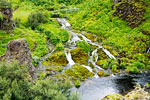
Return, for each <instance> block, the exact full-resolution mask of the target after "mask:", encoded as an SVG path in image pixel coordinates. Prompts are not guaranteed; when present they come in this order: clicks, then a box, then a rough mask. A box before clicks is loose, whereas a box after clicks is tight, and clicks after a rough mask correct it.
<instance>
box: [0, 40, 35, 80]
mask: <svg viewBox="0 0 150 100" xmlns="http://www.w3.org/2000/svg"><path fill="white" fill-rule="evenodd" d="M0 60H4V61H8V62H9V61H13V60H17V61H18V62H19V64H20V65H22V64H25V65H27V66H28V67H29V72H30V75H31V76H32V77H34V71H35V67H34V66H33V64H32V56H31V52H30V50H29V48H28V43H27V41H26V39H16V40H12V41H10V42H9V43H8V45H7V51H6V53H5V54H4V56H2V57H0Z"/></svg>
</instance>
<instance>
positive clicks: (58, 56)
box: [42, 51, 68, 66]
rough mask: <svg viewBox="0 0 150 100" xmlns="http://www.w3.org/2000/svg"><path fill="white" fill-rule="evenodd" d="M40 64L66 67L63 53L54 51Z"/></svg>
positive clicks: (66, 62)
mask: <svg viewBox="0 0 150 100" xmlns="http://www.w3.org/2000/svg"><path fill="white" fill-rule="evenodd" d="M42 63H43V64H44V65H45V66H53V65H54V66H55V65H59V66H66V65H67V64H68V61H67V59H66V55H65V53H64V52H63V51H56V52H54V53H53V54H52V55H51V56H49V57H48V58H47V59H46V60H45V61H43V62H42Z"/></svg>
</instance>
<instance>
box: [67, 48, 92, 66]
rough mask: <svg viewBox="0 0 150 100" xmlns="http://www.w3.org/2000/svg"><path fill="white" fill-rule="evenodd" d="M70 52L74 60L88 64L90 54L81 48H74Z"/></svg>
mask: <svg viewBox="0 0 150 100" xmlns="http://www.w3.org/2000/svg"><path fill="white" fill-rule="evenodd" d="M70 53H71V55H72V59H73V61H74V62H76V63H79V64H83V65H87V63H88V58H89V56H88V54H87V53H85V52H84V51H83V50H82V49H81V48H76V49H72V50H71V51H70Z"/></svg>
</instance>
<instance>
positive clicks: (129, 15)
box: [113, 0, 145, 28]
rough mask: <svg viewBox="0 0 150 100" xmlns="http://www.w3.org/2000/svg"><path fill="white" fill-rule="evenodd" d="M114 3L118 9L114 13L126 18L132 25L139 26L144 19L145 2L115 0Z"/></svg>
mask: <svg viewBox="0 0 150 100" xmlns="http://www.w3.org/2000/svg"><path fill="white" fill-rule="evenodd" d="M118 2H119V3H118ZM114 3H115V9H116V10H115V13H114V15H115V16H118V17H120V18H122V19H123V20H125V21H126V22H127V23H128V25H129V26H130V27H132V28H135V27H138V26H139V25H140V24H141V23H142V22H143V21H144V13H145V9H144V5H143V3H138V1H136V0H124V1H123V0H122V1H121V2H120V0H114ZM116 3H118V4H116ZM113 8H114V7H113Z"/></svg>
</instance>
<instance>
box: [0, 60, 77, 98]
mask: <svg viewBox="0 0 150 100" xmlns="http://www.w3.org/2000/svg"><path fill="white" fill-rule="evenodd" d="M71 87H72V85H71V84H70V82H67V81H55V80H50V79H45V80H37V81H35V83H33V82H32V80H31V79H30V75H29V72H28V69H27V67H26V66H19V65H18V64H17V63H15V62H13V63H10V62H9V63H4V62H0V99H3V100H43V99H47V100H78V96H77V95H72V94H71V92H70V88H71Z"/></svg>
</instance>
